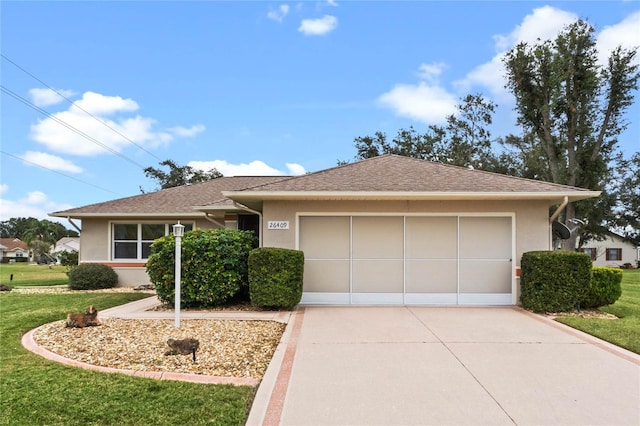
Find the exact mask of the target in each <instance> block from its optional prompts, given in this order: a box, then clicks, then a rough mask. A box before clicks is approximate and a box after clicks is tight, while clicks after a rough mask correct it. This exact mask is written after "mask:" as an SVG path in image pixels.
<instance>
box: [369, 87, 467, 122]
mask: <svg viewBox="0 0 640 426" xmlns="http://www.w3.org/2000/svg"><path fill="white" fill-rule="evenodd" d="M378 102H379V103H380V104H382V105H384V106H386V107H389V108H391V109H393V110H394V111H395V113H396V114H397V115H399V116H401V117H407V118H411V119H414V120H418V121H421V122H424V123H427V124H437V123H442V122H444V120H445V118H446V117H447V116H449V115H451V114H455V113H456V112H457V110H456V104H457V99H456V97H455V96H454V95H453V94H451V93H449V92H447V91H446V90H445V89H444V88H442V87H440V86H436V85H429V84H427V83H425V82H420V83H419V84H418V85H413V84H397V85H396V86H395V87H394V88H393V89H391V90H390V91H388V92H387V93H384V94H382V95H381V96H380V97H378Z"/></svg>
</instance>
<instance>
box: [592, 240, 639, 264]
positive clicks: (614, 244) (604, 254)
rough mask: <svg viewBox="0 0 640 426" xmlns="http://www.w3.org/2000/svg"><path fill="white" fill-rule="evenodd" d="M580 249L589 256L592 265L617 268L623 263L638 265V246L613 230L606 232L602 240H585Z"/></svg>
mask: <svg viewBox="0 0 640 426" xmlns="http://www.w3.org/2000/svg"><path fill="white" fill-rule="evenodd" d="M580 251H582V252H584V253H587V254H589V255H590V256H591V260H593V266H608V267H610V268H619V267H620V266H623V265H624V264H630V265H631V266H632V267H634V268H637V267H638V256H639V253H640V248H639V247H636V246H634V245H633V244H632V243H630V242H629V241H628V240H626V239H625V238H624V237H623V236H621V235H618V234H616V233H614V232H607V236H606V237H605V239H604V240H602V241H595V240H592V241H589V242H587V244H586V245H585V247H582V248H581V249H580Z"/></svg>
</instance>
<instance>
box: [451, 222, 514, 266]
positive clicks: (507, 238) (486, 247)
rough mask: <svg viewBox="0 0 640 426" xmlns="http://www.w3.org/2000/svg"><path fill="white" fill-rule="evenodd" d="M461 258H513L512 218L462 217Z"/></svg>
mask: <svg viewBox="0 0 640 426" xmlns="http://www.w3.org/2000/svg"><path fill="white" fill-rule="evenodd" d="M460 258H461V259H478V258H480V259H509V258H511V218H510V217H461V218H460Z"/></svg>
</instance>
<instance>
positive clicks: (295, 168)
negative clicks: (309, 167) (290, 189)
mask: <svg viewBox="0 0 640 426" xmlns="http://www.w3.org/2000/svg"><path fill="white" fill-rule="evenodd" d="M285 166H287V169H288V170H289V174H290V175H293V176H299V175H303V174H305V173H307V171H306V170H305V168H304V166H302V165H300V164H298V163H286V164H285Z"/></svg>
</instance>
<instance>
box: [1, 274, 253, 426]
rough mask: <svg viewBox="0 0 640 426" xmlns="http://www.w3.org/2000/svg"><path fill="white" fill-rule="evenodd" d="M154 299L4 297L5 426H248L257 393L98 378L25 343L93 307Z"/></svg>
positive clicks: (127, 296) (117, 376)
mask: <svg viewBox="0 0 640 426" xmlns="http://www.w3.org/2000/svg"><path fill="white" fill-rule="evenodd" d="M3 273H4V271H3ZM147 296H148V295H147V294H139V293H81V294H17V293H14V292H10V293H3V294H0V318H1V319H2V321H1V325H0V348H1V349H0V395H1V398H0V425H44V424H46V425H83V426H86V425H116V424H117V425H180V424H184V425H186V424H188V425H213V424H215V425H243V424H244V423H245V421H246V418H247V414H248V411H249V408H250V406H251V402H252V400H253V396H254V390H253V389H252V388H250V387H244V386H239V387H235V386H231V385H203V384H195V383H187V382H177V381H157V380H152V379H143V378H136V377H131V376H125V375H122V374H107V373H98V372H92V371H88V370H83V369H79V368H74V367H68V366H65V365H62V364H58V363H55V362H52V361H48V360H46V359H44V358H42V357H40V356H38V355H35V354H33V353H31V352H29V351H27V350H26V349H24V348H23V347H22V345H21V343H20V339H21V338H22V335H23V334H24V333H25V332H27V331H28V330H30V329H32V328H34V327H37V326H39V325H41V324H45V323H48V322H51V321H55V320H60V319H63V318H65V316H66V314H67V313H68V312H73V311H80V310H82V309H83V308H84V307H86V306H88V305H89V304H93V305H94V306H95V307H96V308H97V309H98V310H99V311H100V310H103V309H106V308H109V307H112V306H116V305H120V304H123V303H127V302H129V301H132V300H137V299H141V298H143V297H147Z"/></svg>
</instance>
